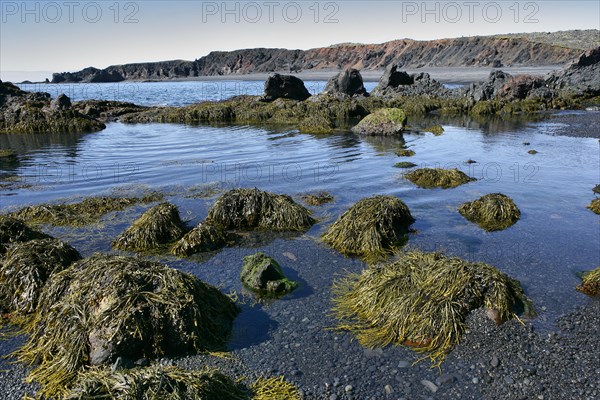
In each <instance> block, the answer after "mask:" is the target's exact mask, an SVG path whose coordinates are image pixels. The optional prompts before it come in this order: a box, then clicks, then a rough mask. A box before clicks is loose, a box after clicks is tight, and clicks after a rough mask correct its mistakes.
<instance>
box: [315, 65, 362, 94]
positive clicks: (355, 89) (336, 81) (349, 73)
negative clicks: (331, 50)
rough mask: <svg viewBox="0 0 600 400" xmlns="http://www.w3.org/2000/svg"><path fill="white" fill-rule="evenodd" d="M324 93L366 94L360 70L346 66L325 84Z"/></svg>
mask: <svg viewBox="0 0 600 400" xmlns="http://www.w3.org/2000/svg"><path fill="white" fill-rule="evenodd" d="M324 92H325V93H342V94H346V95H348V96H368V95H369V93H368V92H367V89H365V85H364V83H363V79H362V76H361V75H360V71H359V70H357V69H354V68H347V69H345V70H344V71H342V72H340V73H339V74H337V75H336V76H334V77H333V78H331V79H330V80H329V81H327V84H326V85H325V89H324Z"/></svg>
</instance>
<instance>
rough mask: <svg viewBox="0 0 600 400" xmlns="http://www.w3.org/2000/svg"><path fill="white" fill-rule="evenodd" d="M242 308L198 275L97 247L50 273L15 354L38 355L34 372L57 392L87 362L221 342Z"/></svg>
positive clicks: (215, 346)
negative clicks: (95, 251)
mask: <svg viewBox="0 0 600 400" xmlns="http://www.w3.org/2000/svg"><path fill="white" fill-rule="evenodd" d="M237 313H238V309H237V307H236V306H235V304H234V303H233V301H232V300H231V299H230V298H229V297H227V296H225V295H224V294H222V293H221V292H220V291H219V290H218V289H216V288H214V287H212V286H210V285H208V284H206V283H204V282H202V281H200V280H199V279H197V278H196V277H194V276H192V275H188V274H185V273H183V272H180V271H177V270H175V269H172V268H169V267H167V266H165V265H162V264H159V263H155V262H150V261H144V260H141V259H138V258H133V257H118V256H107V255H99V254H97V255H94V256H92V257H90V258H86V259H83V260H81V261H78V262H77V263H75V264H73V265H72V266H71V267H69V268H68V269H66V270H64V271H61V272H59V273H56V274H53V275H52V276H51V277H50V279H49V280H48V282H47V283H46V286H45V288H44V290H43V292H42V295H41V296H40V299H39V302H38V309H37V310H36V313H35V315H34V319H33V321H32V323H31V324H30V325H29V326H28V327H27V328H26V330H27V331H28V333H29V334H30V339H29V341H28V342H27V343H26V344H25V345H24V346H23V347H22V348H21V349H19V350H18V351H17V352H16V355H17V357H18V358H19V359H20V360H21V361H24V362H28V363H32V362H34V361H36V360H37V361H38V362H40V364H39V365H38V366H37V367H36V368H35V369H34V370H33V371H32V372H31V374H30V377H29V378H30V379H32V380H37V381H38V382H39V383H40V384H41V385H42V388H43V390H42V394H43V395H45V396H49V397H53V396H54V395H56V394H60V393H62V392H63V391H64V390H65V388H66V387H68V386H69V385H70V384H72V383H73V380H74V379H75V378H76V375H77V372H78V371H80V370H81V369H82V368H83V367H85V366H88V365H99V364H107V363H113V362H114V361H115V360H116V359H117V358H118V357H122V358H123V359H129V360H138V359H140V358H147V359H155V358H157V357H162V356H173V355H177V354H183V353H188V352H199V351H217V350H220V349H222V348H223V347H224V346H225V343H226V341H227V338H228V335H229V333H230V331H231V325H232V321H233V319H234V318H235V316H236V315H237Z"/></svg>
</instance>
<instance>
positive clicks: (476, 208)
mask: <svg viewBox="0 0 600 400" xmlns="http://www.w3.org/2000/svg"><path fill="white" fill-rule="evenodd" d="M458 212H459V213H460V214H461V215H462V216H463V217H465V218H466V219H468V220H469V221H471V222H474V223H476V224H477V225H479V226H480V227H481V228H483V229H485V230H486V231H500V230H503V229H506V228H508V227H510V226H512V225H514V224H515V223H516V222H517V221H518V220H519V218H520V217H521V211H519V209H518V208H517V206H516V204H515V203H514V202H513V200H512V199H511V198H510V197H508V196H506V195H503V194H501V193H492V194H486V195H485V196H483V197H481V198H480V199H478V200H475V201H470V202H467V203H464V204H462V205H461V206H460V207H459V208H458Z"/></svg>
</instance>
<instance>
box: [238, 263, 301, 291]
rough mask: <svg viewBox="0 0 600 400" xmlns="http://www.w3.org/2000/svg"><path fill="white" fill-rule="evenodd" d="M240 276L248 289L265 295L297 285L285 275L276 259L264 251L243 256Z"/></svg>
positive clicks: (293, 287)
mask: <svg viewBox="0 0 600 400" xmlns="http://www.w3.org/2000/svg"><path fill="white" fill-rule="evenodd" d="M240 278H241V280H242V283H243V284H244V285H245V286H246V287H247V288H248V289H251V290H253V291H255V292H258V293H261V294H267V295H281V294H285V293H288V292H291V291H292V290H294V289H295V288H296V287H297V286H298V284H297V283H296V282H293V281H290V280H289V279H287V278H286V277H285V275H284V274H283V271H282V270H281V267H280V266H279V264H278V263H277V261H275V260H274V259H273V258H271V257H269V256H267V255H266V254H264V253H256V254H253V255H250V256H246V257H244V265H243V267H242V273H241V274H240Z"/></svg>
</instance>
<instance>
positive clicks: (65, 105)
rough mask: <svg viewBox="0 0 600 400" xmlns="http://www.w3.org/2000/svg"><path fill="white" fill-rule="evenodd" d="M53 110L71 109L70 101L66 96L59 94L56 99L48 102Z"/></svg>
mask: <svg viewBox="0 0 600 400" xmlns="http://www.w3.org/2000/svg"><path fill="white" fill-rule="evenodd" d="M50 107H51V108H52V109H53V110H68V109H69V108H71V99H70V98H69V97H68V96H67V95H66V94H59V95H58V97H57V98H56V99H54V100H52V101H51V102H50Z"/></svg>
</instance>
